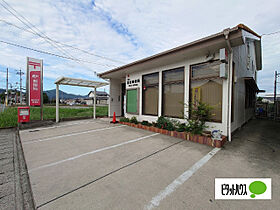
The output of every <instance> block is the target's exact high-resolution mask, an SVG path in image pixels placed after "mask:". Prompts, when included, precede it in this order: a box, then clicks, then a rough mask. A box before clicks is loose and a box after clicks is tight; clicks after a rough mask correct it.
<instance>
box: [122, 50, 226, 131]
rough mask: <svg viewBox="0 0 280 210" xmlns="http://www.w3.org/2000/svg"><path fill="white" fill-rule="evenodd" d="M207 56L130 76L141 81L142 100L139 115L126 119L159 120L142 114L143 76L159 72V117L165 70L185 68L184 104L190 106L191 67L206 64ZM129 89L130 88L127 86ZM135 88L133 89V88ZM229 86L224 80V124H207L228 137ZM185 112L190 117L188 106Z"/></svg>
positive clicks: (217, 53) (217, 55)
mask: <svg viewBox="0 0 280 210" xmlns="http://www.w3.org/2000/svg"><path fill="white" fill-rule="evenodd" d="M205 59H206V58H205V55H203V56H200V57H194V58H190V59H186V60H183V61H180V62H176V63H172V64H169V65H165V66H161V67H157V68H153V69H143V71H141V72H137V73H133V74H129V78H131V79H140V83H139V86H138V87H139V91H140V98H139V108H140V110H139V115H133V114H128V113H125V117H129V118H131V117H133V116H135V117H137V119H138V121H143V120H147V121H149V122H155V121H156V120H157V118H158V117H157V116H149V115H143V114H142V89H143V88H142V75H145V74H150V73H155V72H159V101H160V103H159V108H158V110H159V112H158V116H161V108H162V106H161V101H162V100H161V99H162V91H161V89H162V85H161V83H162V71H165V70H169V69H174V68H178V67H184V68H185V83H184V85H185V93H184V103H185V104H188V102H189V79H190V78H189V73H190V66H191V65H193V64H197V63H202V62H205V61H206V60H205ZM215 59H219V52H216V53H215ZM127 88H129V87H128V86H127ZM132 88H133V87H132ZM227 95H228V85H227V79H224V80H223V105H222V123H214V122H209V123H206V125H207V126H208V130H215V129H219V130H221V131H222V132H223V134H224V135H227V126H226V119H227V100H228V97H227ZM184 112H185V116H186V117H187V116H188V108H187V106H186V107H185V109H184ZM176 120H179V121H181V122H186V120H182V119H176Z"/></svg>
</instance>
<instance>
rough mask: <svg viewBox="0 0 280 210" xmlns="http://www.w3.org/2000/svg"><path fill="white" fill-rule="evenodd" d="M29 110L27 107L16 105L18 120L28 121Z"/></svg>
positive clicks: (20, 121)
mask: <svg viewBox="0 0 280 210" xmlns="http://www.w3.org/2000/svg"><path fill="white" fill-rule="evenodd" d="M29 119H30V110H29V107H28V106H26V107H18V122H19V123H22V122H29Z"/></svg>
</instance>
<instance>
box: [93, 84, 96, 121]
mask: <svg viewBox="0 0 280 210" xmlns="http://www.w3.org/2000/svg"><path fill="white" fill-rule="evenodd" d="M93 119H96V87H94V101H93Z"/></svg>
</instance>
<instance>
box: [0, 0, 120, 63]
mask: <svg viewBox="0 0 280 210" xmlns="http://www.w3.org/2000/svg"><path fill="white" fill-rule="evenodd" d="M2 2H4V3H5V4H6V5H7V6H9V8H11V9H12V10H13V11H14V12H16V13H17V14H18V15H19V16H21V17H22V18H23V19H24V20H25V21H26V22H27V23H28V24H26V23H24V22H23V21H22V20H21V19H20V18H19V17H18V16H17V15H16V14H14V13H13V12H11V11H10V10H9V9H8V8H7V7H5V6H4V5H3V4H1V3H0V4H1V5H2V7H4V8H5V9H6V10H7V11H9V12H10V13H11V14H12V15H13V16H15V17H16V18H17V19H18V20H19V21H21V22H22V23H23V24H24V25H26V26H27V27H28V28H30V29H31V30H32V31H33V32H31V31H29V30H27V29H24V28H21V27H19V26H16V25H15V24H12V23H9V22H7V21H3V22H5V23H7V24H9V25H13V26H14V27H17V28H19V29H21V30H25V31H27V32H30V33H33V34H35V35H37V36H40V37H41V38H46V39H48V40H49V41H52V42H55V43H57V44H61V45H64V46H66V47H70V48H73V49H76V50H79V51H82V52H84V53H87V54H90V55H93V56H96V57H99V58H102V59H106V60H110V61H113V62H118V63H124V62H122V61H117V60H114V59H111V58H107V57H105V56H100V55H97V54H94V53H91V52H88V51H86V50H84V49H80V48H77V47H74V46H72V45H69V44H64V43H61V42H59V41H56V40H53V39H51V38H50V37H48V36H47V35H46V34H44V33H43V32H42V31H40V30H39V29H38V28H37V27H36V26H34V25H33V24H32V23H30V21H29V20H28V19H26V18H25V17H24V16H23V15H21V14H19V13H18V12H17V11H16V10H15V9H14V8H13V7H12V6H11V5H9V4H8V3H7V2H6V1H4V0H2ZM31 26H32V27H34V28H35V29H37V30H38V31H39V32H40V33H41V34H43V35H44V36H42V35H41V34H38V33H37V32H35V31H34V30H33V29H32V27H31ZM60 49H63V48H61V47H60Z"/></svg>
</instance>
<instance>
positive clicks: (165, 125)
mask: <svg viewBox="0 0 280 210" xmlns="http://www.w3.org/2000/svg"><path fill="white" fill-rule="evenodd" d="M156 127H158V128H162V129H165V130H169V131H174V130H175V125H174V121H172V120H170V119H168V118H165V117H163V116H160V117H159V118H158V119H157V122H156Z"/></svg>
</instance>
